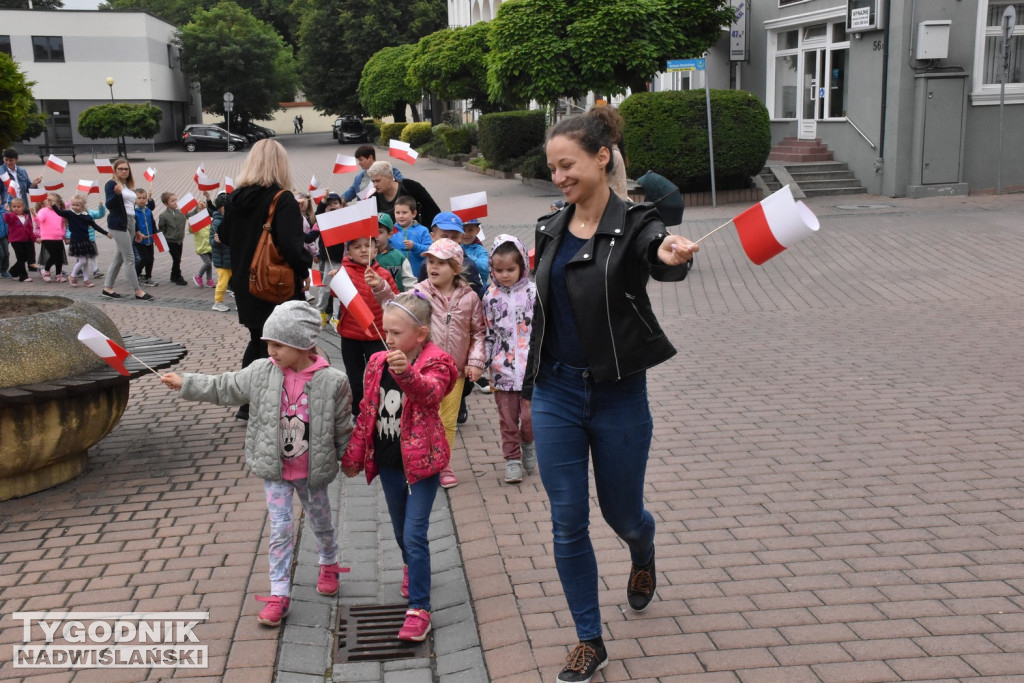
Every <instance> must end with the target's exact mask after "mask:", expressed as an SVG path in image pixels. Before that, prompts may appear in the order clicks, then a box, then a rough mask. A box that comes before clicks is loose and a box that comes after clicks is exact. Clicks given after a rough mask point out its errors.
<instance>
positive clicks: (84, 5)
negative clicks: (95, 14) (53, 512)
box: [64, 0, 100, 9]
mask: <svg viewBox="0 0 1024 683" xmlns="http://www.w3.org/2000/svg"><path fill="white" fill-rule="evenodd" d="M99 6H100V0H64V9H96V8H97V7H99Z"/></svg>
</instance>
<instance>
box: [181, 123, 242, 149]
mask: <svg viewBox="0 0 1024 683" xmlns="http://www.w3.org/2000/svg"><path fill="white" fill-rule="evenodd" d="M181 144H182V146H184V148H185V151H186V152H194V151H196V150H197V149H226V150H227V151H229V152H234V151H235V150H236V149H243V148H244V147H245V145H246V139H245V138H244V137H242V136H241V135H236V134H235V133H228V132H227V131H226V130H224V129H223V128H221V127H220V126H211V125H207V124H202V123H194V124H192V125H189V126H185V129H184V130H182V131H181Z"/></svg>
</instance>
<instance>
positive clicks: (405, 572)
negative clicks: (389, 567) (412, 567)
mask: <svg viewBox="0 0 1024 683" xmlns="http://www.w3.org/2000/svg"><path fill="white" fill-rule="evenodd" d="M402 597H403V598H407V597H409V565H405V566H404V567H402Z"/></svg>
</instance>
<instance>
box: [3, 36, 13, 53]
mask: <svg viewBox="0 0 1024 683" xmlns="http://www.w3.org/2000/svg"><path fill="white" fill-rule="evenodd" d="M0 52H3V53H4V54H5V55H9V56H12V57H13V55H11V37H10V36H0Z"/></svg>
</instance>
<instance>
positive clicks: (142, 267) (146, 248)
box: [135, 243, 153, 280]
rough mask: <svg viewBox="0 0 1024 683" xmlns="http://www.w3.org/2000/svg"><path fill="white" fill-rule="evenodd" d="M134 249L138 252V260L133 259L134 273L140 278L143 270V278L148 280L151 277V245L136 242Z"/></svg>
mask: <svg viewBox="0 0 1024 683" xmlns="http://www.w3.org/2000/svg"><path fill="white" fill-rule="evenodd" d="M135 250H136V251H137V252H138V254H139V258H138V260H137V261H135V273H136V274H137V275H138V276H139V279H140V280H141V279H142V278H143V274H142V273H143V271H145V273H146V274H145V278H146V279H147V280H148V279H150V278H151V277H153V245H152V244H138V243H136V244H135Z"/></svg>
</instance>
